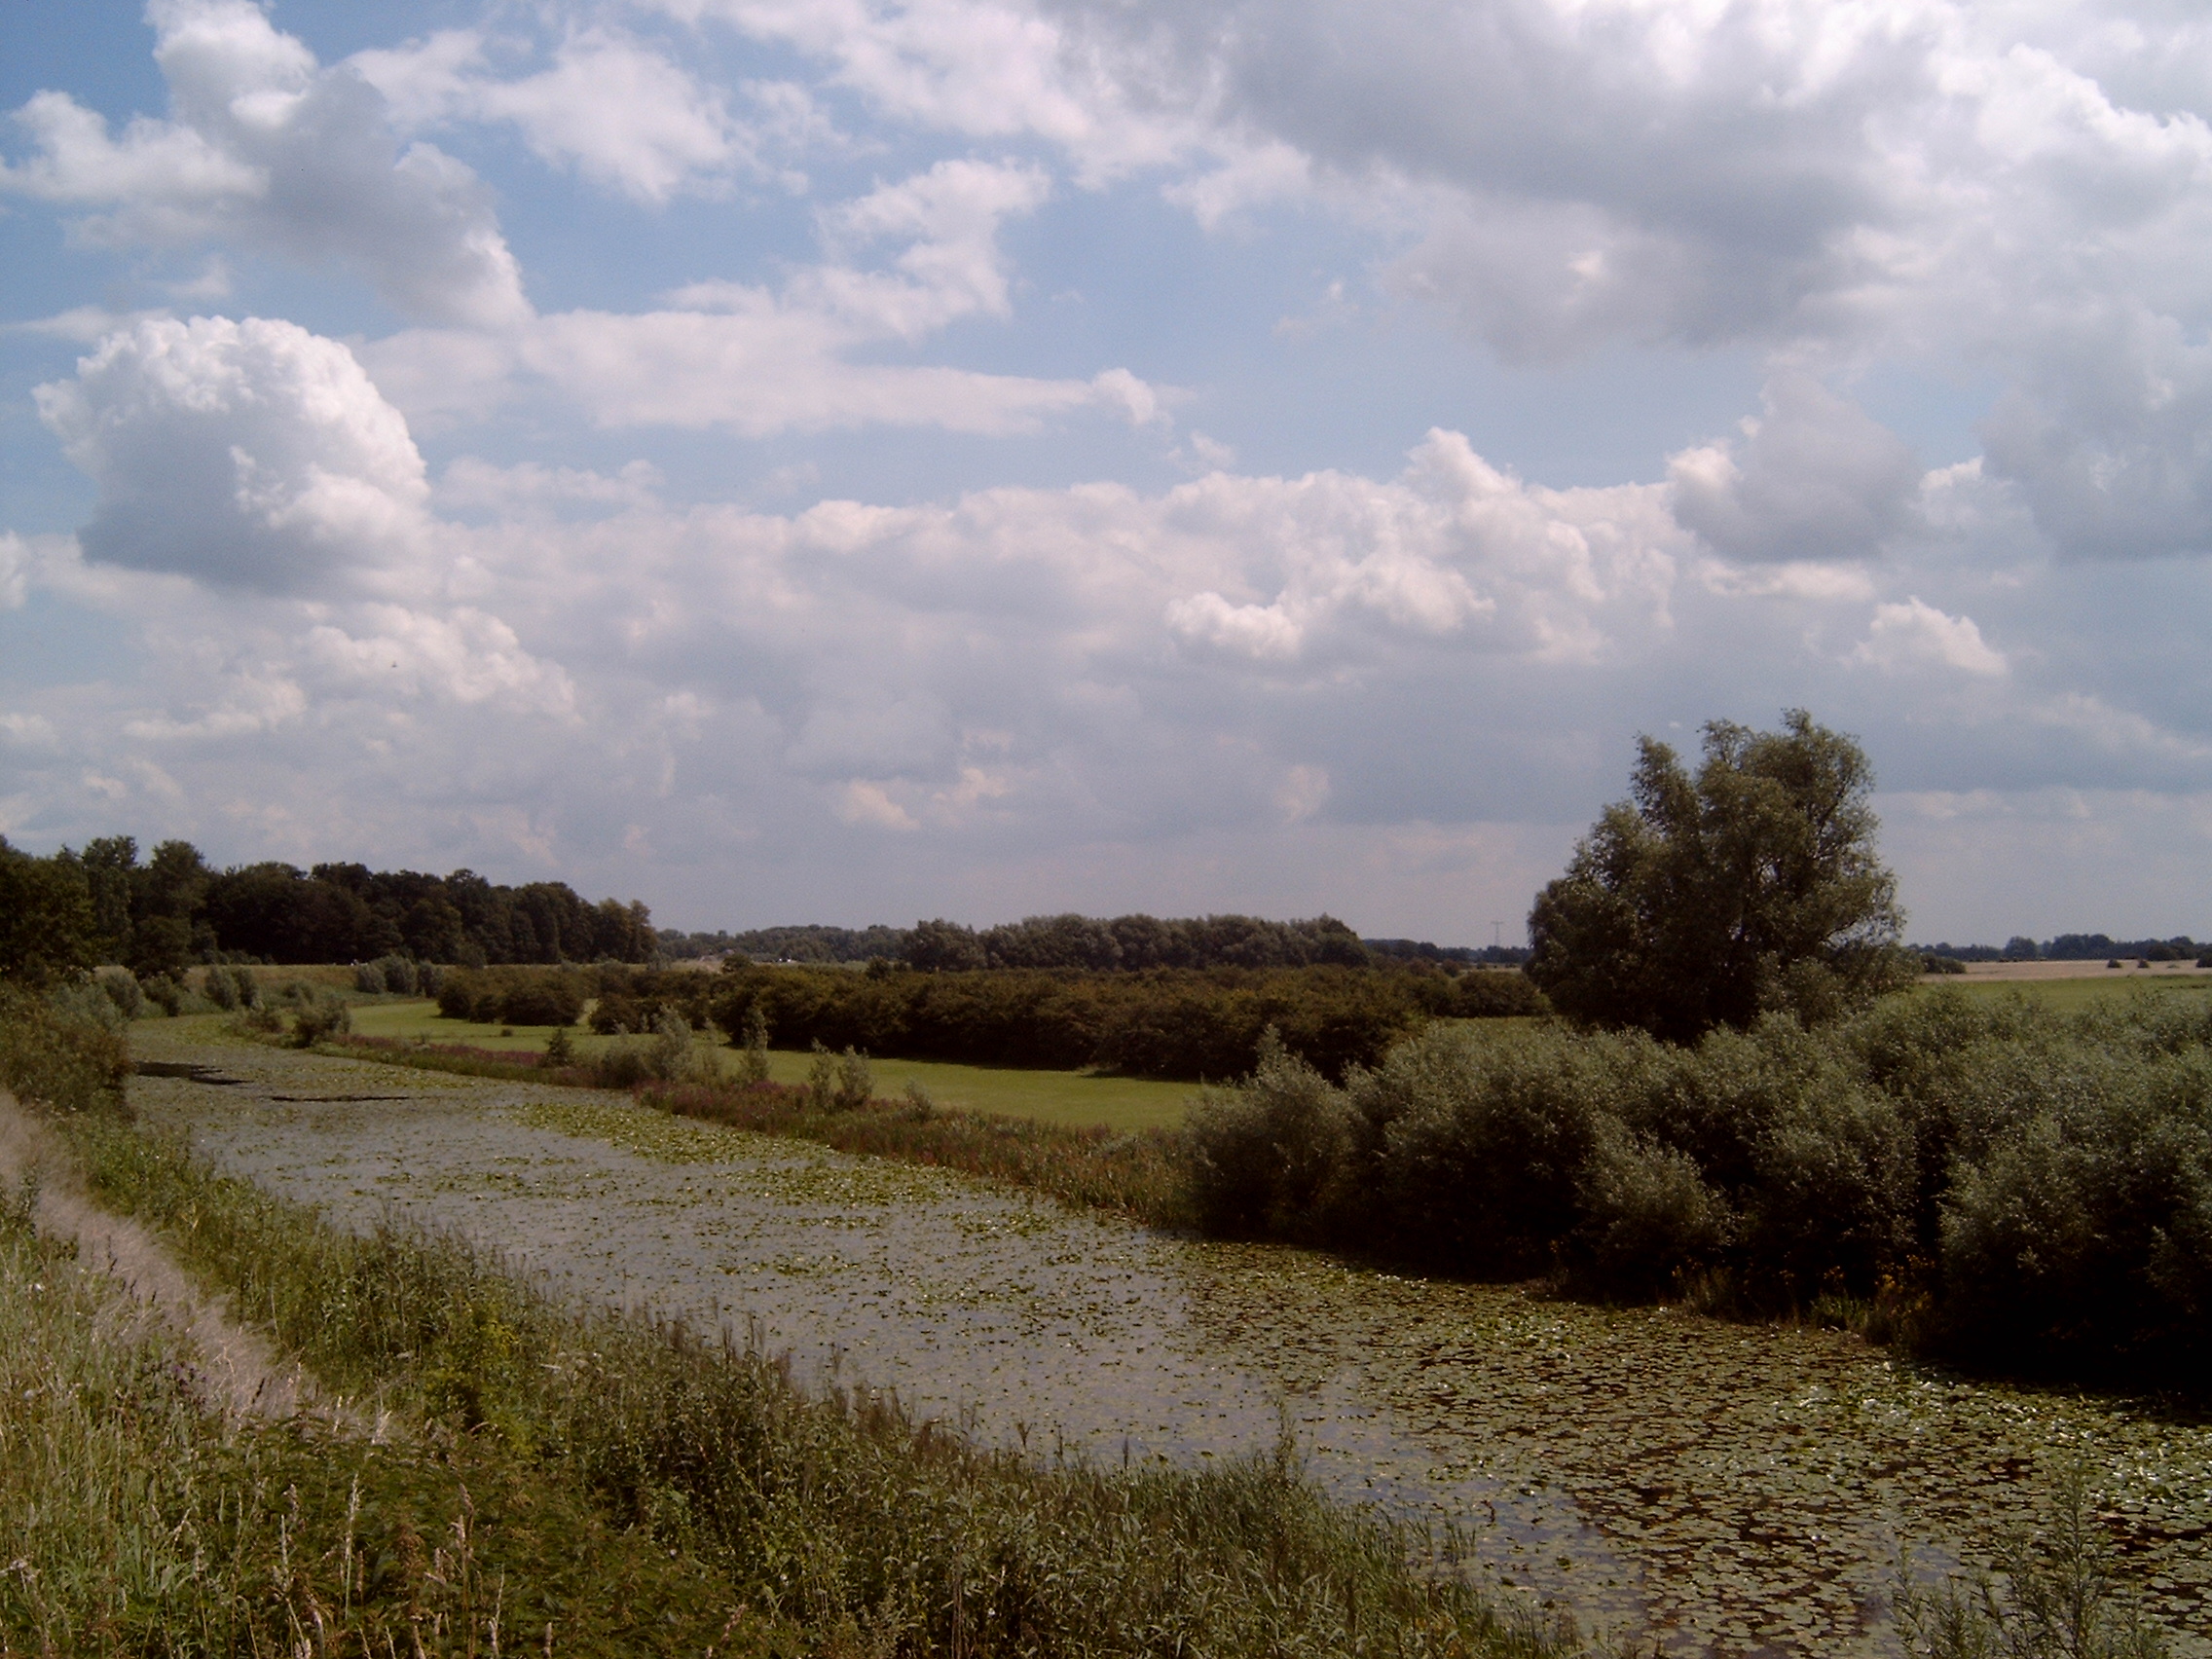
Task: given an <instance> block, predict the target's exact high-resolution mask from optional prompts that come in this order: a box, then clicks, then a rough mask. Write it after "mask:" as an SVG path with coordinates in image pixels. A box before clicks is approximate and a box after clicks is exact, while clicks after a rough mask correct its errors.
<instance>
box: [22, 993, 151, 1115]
mask: <svg viewBox="0 0 2212 1659" xmlns="http://www.w3.org/2000/svg"><path fill="white" fill-rule="evenodd" d="M84 989H85V991H86V992H87V993H88V994H90V991H91V988H90V987H89V986H87V987H84ZM72 1000H74V1001H78V1002H82V1001H84V1000H85V999H84V998H78V999H72ZM100 1001H102V1002H104V1001H105V998H104V997H103V998H101V999H100ZM113 1019H115V1015H114V1014H113V1011H112V1010H111V1011H110V1013H109V1016H108V1020H102V1019H99V1018H96V1017H93V1016H92V1015H91V1014H87V1013H86V1012H84V1009H83V1008H82V1007H65V1006H62V1005H61V1004H59V1003H57V1002H56V1001H55V1000H54V999H53V998H51V997H43V996H39V995H37V994H35V993H33V992H30V991H26V990H21V989H18V988H16V987H13V986H7V985H0V1088H7V1089H9V1090H10V1091H12V1092H13V1093H15V1094H16V1095H17V1096H18V1097H19V1098H21V1099H23V1100H29V1101H36V1102H38V1103H39V1104H40V1105H43V1106H47V1107H50V1108H52V1109H53V1110H55V1111H57V1112H91V1111H96V1110H99V1109H101V1108H116V1107H119V1106H120V1105H121V1104H122V1101H123V1083H124V1080H125V1079H126V1078H128V1077H129V1075H130V1050H129V1047H128V1046H127V1045H126V1044H125V1042H124V1040H123V1037H122V1035H121V1033H120V1032H118V1031H116V1030H115V1029H114V1028H113V1026H112V1025H111V1024H110V1023H109V1021H110V1020H113Z"/></svg>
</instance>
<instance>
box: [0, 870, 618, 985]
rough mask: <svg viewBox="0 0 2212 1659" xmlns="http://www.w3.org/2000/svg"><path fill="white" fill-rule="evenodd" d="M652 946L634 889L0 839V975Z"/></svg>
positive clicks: (37, 979) (475, 959)
mask: <svg viewBox="0 0 2212 1659" xmlns="http://www.w3.org/2000/svg"><path fill="white" fill-rule="evenodd" d="M656 948H657V939H656V936H655V935H654V932H653V928H652V917H651V914H650V912H649V911H647V910H646V908H645V905H643V904H641V903H628V904H624V903H618V902H616V901H615V900H612V899H603V900H601V901H599V902H598V903H591V902H590V901H588V900H586V899H584V898H582V897H581V896H580V895H579V894H577V893H576V892H575V890H574V889H572V888H571V887H570V886H569V885H568V884H567V883H566V882H560V881H536V882H530V883H527V884H525V885H523V886H520V887H506V886H501V885H498V884H497V883H495V882H492V881H490V880H488V879H486V878H485V877H484V876H481V875H478V874H477V873H476V872H475V871H474V870H469V869H457V870H455V871H454V872H453V873H452V874H450V875H442V876H440V875H425V874H423V873H421V872H419V871H415V870H372V869H370V868H369V867H368V866H365V865H358V864H322V865H316V866H314V867H313V869H310V870H302V869H300V868H298V867H296V866H292V865H288V864H278V863H273V862H271V863H260V864H250V865H241V866H233V867H231V868H227V869H218V868H215V867H214V866H210V865H209V864H208V863H207V861H206V859H205V858H204V857H203V855H202V854H201V852H200V850H199V848H197V847H195V846H194V845H193V844H192V843H191V842H189V841H181V840H169V841H164V842H162V843H161V844H160V845H159V846H157V847H155V848H154V850H153V853H152V855H151V856H150V857H146V858H143V859H141V857H140V856H139V851H138V843H137V842H136V840H135V839H133V838H132V837H131V836H129V835H113V836H106V837H102V838H100V839H98V840H93V841H89V842H87V843H86V844H85V847H84V849H83V850H82V851H77V850H74V849H71V848H68V847H64V848H62V849H61V850H60V851H59V852H57V853H55V854H54V855H52V856H51V857H48V858H34V857H32V856H30V855H28V854H25V853H23V852H21V851H19V850H18V849H16V848H14V847H11V846H9V845H8V844H7V842H6V841H5V839H0V977H12V978H17V979H23V980H27V981H30V982H33V983H45V982H46V981H48V980H49V979H52V978H55V977H66V976H67V975H69V974H72V973H76V972H81V971H82V970H85V969H88V968H91V967H93V966H95V965H98V964H101V963H111V962H112V963H119V964H121V965H122V966H124V967H127V968H129V969H130V970H131V971H132V973H134V974H136V975H137V976H138V977H141V978H146V977H162V976H166V977H175V976H176V975H178V974H179V973H181V972H182V970H183V969H184V967H185V966H186V965H187V964H188V963H193V962H217V961H240V960H244V961H261V962H276V963H302V962H352V961H368V960H373V959H375V958H378V957H385V956H393V955H405V956H409V957H412V958H414V959H415V960H418V961H423V962H439V963H457V964H461V965H463V966H482V965H483V964H486V963H495V962H541V963H542V962H563V961H587V962H588V961H600V960H611V961H617V962H643V961H646V960H649V959H650V958H651V956H652V955H653V953H654V951H655V949H656Z"/></svg>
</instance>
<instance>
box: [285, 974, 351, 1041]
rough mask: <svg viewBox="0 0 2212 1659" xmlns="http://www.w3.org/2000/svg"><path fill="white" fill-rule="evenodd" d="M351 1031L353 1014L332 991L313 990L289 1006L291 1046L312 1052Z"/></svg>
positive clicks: (340, 997) (316, 988)
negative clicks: (318, 1046)
mask: <svg viewBox="0 0 2212 1659" xmlns="http://www.w3.org/2000/svg"><path fill="white" fill-rule="evenodd" d="M352 1029H353V1011H352V1010H351V1009H350V1008H349V1007H348V1006H347V1004H346V999H345V998H344V997H342V996H340V995H339V994H338V993H337V992H336V991H332V990H328V989H325V988H322V987H319V986H318V987H315V988H314V989H313V990H310V991H308V992H307V994H305V995H303V996H300V997H298V998H296V999H295V1000H294V1001H293V1004H292V1046H293V1047H294V1048H296V1049H312V1048H313V1047H314V1046H315V1045H316V1044H317V1043H327V1042H328V1041H330V1039H331V1038H333V1037H338V1036H343V1035H344V1034H345V1033H346V1032H349V1031H350V1030H352Z"/></svg>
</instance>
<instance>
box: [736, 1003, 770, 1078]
mask: <svg viewBox="0 0 2212 1659" xmlns="http://www.w3.org/2000/svg"><path fill="white" fill-rule="evenodd" d="M737 1081H738V1082H739V1083H741V1084H749V1085H750V1084H762V1083H766V1082H767V1081H768V1016H767V1014H765V1013H764V1012H762V1010H761V1009H760V1008H759V1007H758V1005H755V1006H754V1007H752V1008H750V1009H748V1010H746V1013H745V1052H744V1057H743V1058H742V1059H740V1060H739V1061H738V1066H737Z"/></svg>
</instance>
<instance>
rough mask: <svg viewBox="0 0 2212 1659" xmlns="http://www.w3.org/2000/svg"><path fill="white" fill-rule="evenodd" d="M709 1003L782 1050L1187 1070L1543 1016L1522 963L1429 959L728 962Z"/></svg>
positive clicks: (1360, 1061) (711, 1010)
mask: <svg viewBox="0 0 2212 1659" xmlns="http://www.w3.org/2000/svg"><path fill="white" fill-rule="evenodd" d="M717 978H718V979H719V984H718V985H717V986H716V988H715V990H714V991H713V992H712V993H711V995H709V997H708V998H707V1001H706V1004H705V1012H706V1014H707V1015H708V1017H709V1018H710V1019H712V1021H713V1022H714V1024H716V1025H717V1026H719V1027H720V1029H721V1030H723V1031H724V1032H727V1033H730V1034H731V1035H732V1037H733V1038H735V1037H737V1036H739V1035H740V1034H742V1033H744V1032H745V1031H747V1030H748V1029H749V1027H750V1026H751V1025H752V1023H753V1021H754V1018H755V1016H756V1014H757V1015H758V1017H759V1018H760V1019H761V1020H762V1021H764V1022H765V1024H766V1027H767V1030H768V1032H769V1033H770V1036H771V1040H772V1041H773V1042H774V1043H775V1044H776V1045H777V1046H778V1047H780V1048H804V1047H807V1046H809V1045H810V1044H814V1043H820V1044H822V1045H823V1046H824V1047H825V1048H830V1049H845V1048H851V1049H855V1050H858V1051H862V1052H865V1053H869V1054H876V1055H881V1056H884V1057H887V1058H900V1059H921V1060H950V1061H955V1062H960V1063H965V1064H971V1065H1001V1066H1032V1067H1039V1068H1044V1069H1050V1070H1058V1071H1066V1070H1075V1069H1078V1068H1081V1067H1086V1066H1095V1067H1099V1068H1101V1069H1106V1070H1113V1071H1120V1072H1124V1073H1128V1074H1130V1075H1133V1076H1140V1077H1159V1078H1174V1079H1181V1080H1184V1081H1191V1082H1196V1081H1198V1080H1201V1079H1206V1078H1212V1079H1216V1080H1227V1079H1231V1078H1236V1077H1241V1076H1243V1075H1245V1074H1246V1073H1248V1072H1249V1071H1251V1069H1252V1067H1253V1066H1254V1064H1256V1063H1257V1061H1258V1058H1259V1054H1260V1050H1261V1044H1262V1041H1263V1039H1264V1037H1265V1036H1266V1034H1267V1032H1268V1031H1269V1030H1270V1029H1271V1028H1272V1029H1273V1030H1274V1031H1275V1032H1276V1033H1277V1034H1278V1036H1279V1039H1280V1041H1281V1042H1282V1043H1283V1044H1284V1045H1286V1046H1287V1047H1288V1048H1289V1049H1290V1050H1291V1051H1293V1052H1295V1053H1297V1054H1300V1055H1302V1056H1304V1057H1305V1058H1306V1059H1307V1060H1308V1061H1309V1062H1310V1063H1311V1064H1313V1065H1315V1066H1317V1067H1319V1068H1320V1069H1321V1070H1322V1071H1323V1072H1325V1073H1327V1074H1328V1075H1330V1076H1332V1077H1341V1076H1343V1075H1344V1074H1345V1072H1346V1070H1347V1068H1350V1067H1354V1066H1371V1065H1375V1064H1377V1063H1379V1062H1380V1061H1381V1059H1382V1058H1383V1055H1384V1054H1385V1053H1386V1052H1388V1051H1389V1049H1390V1046H1391V1045H1392V1044H1393V1043H1395V1042H1397V1041H1398V1040H1399V1039H1400V1038H1402V1037H1404V1036H1405V1035H1407V1033H1409V1032H1411V1031H1413V1030H1416V1029H1418V1028H1419V1026H1420V1025H1421V1024H1423V1023H1424V1022H1425V1021H1427V1020H1428V1019H1431V1018H1434V1017H1438V1016H1443V1017H1457V1018H1483V1017H1495V1016H1500V1015H1513V1014H1537V1013H1540V1012H1541V1011H1542V1008H1543V999H1542V998H1541V997H1540V996H1538V995H1537V994H1536V990H1535V987H1534V986H1533V985H1531V984H1530V982H1529V980H1528V979H1527V977H1524V976H1523V975H1520V974H1518V973H1511V972H1504V973H1500V972H1493V971H1484V970H1477V971H1474V972H1469V973H1462V974H1456V975H1455V974H1447V973H1444V972H1442V971H1440V970H1438V969H1435V968H1427V967H1414V968H1404V969H1395V970H1389V971H1361V970H1356V969H1351V968H1346V967H1342V966H1337V965H1333V964H1324V965H1318V966H1313V967H1305V968H1266V969H1251V968H1212V969H1191V968H1155V969H1147V970H1144V971H1141V972H1100V971H1095V970H1082V969H1042V968H976V969H968V970H965V971H955V972H950V973H934V974H933V973H921V972H916V971H913V970H894V969H889V968H884V969H878V970H871V971H869V972H867V973H865V974H856V973H853V972H852V971H851V970H849V969H806V968H792V967H780V968H765V967H753V966H747V965H743V964H738V965H733V966H732V967H730V968H727V969H725V971H724V972H723V973H722V974H720V975H719V976H717Z"/></svg>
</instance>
